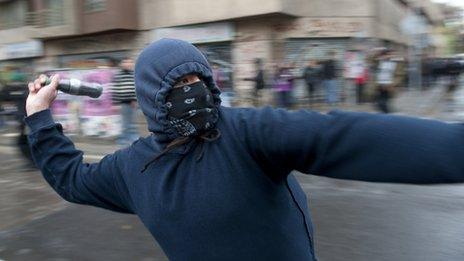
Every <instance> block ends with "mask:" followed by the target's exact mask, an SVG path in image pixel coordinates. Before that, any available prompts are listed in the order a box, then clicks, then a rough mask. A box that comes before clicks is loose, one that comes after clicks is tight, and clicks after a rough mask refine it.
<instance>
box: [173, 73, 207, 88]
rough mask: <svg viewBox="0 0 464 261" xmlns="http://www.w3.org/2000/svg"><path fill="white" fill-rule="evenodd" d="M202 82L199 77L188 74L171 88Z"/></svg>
mask: <svg viewBox="0 0 464 261" xmlns="http://www.w3.org/2000/svg"><path fill="white" fill-rule="evenodd" d="M199 81H202V79H201V77H200V76H199V75H197V74H188V75H185V76H183V77H181V78H180V80H178V81H177V82H176V83H175V84H174V85H173V88H181V87H184V86H186V85H191V84H194V83H196V82H199Z"/></svg>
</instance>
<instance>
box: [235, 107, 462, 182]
mask: <svg viewBox="0 0 464 261" xmlns="http://www.w3.org/2000/svg"><path fill="white" fill-rule="evenodd" d="M242 121H243V122H242V123H243V125H242V127H243V129H244V131H245V134H244V139H245V144H247V146H248V148H249V151H250V153H251V154H252V156H253V157H254V158H255V159H256V160H257V161H258V162H259V163H260V165H261V166H262V168H263V169H264V171H266V172H267V173H270V175H272V176H273V177H274V178H282V177H285V176H286V175H287V174H288V173H289V172H290V171H292V170H298V171H300V172H303V173H306V174H314V175H320V176H327V177H332V178H339V179H351V180H362V181H373V182H394V183H415V184H431V183H456V182H464V125H463V124H448V123H444V122H440V121H434V120H423V119H415V118H409V117H401V116H391V115H382V114H369V113H354V112H340V111H335V112H331V113H329V114H327V115H325V114H319V113H315V112H310V111H305V110H301V111H295V112H289V111H286V110H281V109H277V110H274V109H270V108H265V109H262V110H253V111H252V112H249V113H244V114H243V117H242Z"/></svg>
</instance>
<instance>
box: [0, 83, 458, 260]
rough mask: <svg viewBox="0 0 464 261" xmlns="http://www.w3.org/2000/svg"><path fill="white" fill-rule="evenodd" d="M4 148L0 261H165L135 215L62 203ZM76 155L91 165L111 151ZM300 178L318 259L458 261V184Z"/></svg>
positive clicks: (443, 108) (445, 114)
mask: <svg viewBox="0 0 464 261" xmlns="http://www.w3.org/2000/svg"><path fill="white" fill-rule="evenodd" d="M437 93H439V92H437ZM411 97H413V96H411ZM456 97H457V98H456V99H455V100H454V101H453V103H452V104H451V105H449V106H448V105H446V104H444V105H441V104H440V105H439V106H437V108H438V109H437V112H438V114H437V115H435V116H436V117H439V118H443V119H448V120H459V119H460V118H459V117H460V116H461V115H462V112H464V90H462V89H461V90H459V91H458V93H457V95H456ZM430 99H431V100H436V99H434V98H430ZM450 108H452V110H451V109H450ZM1 144H3V145H0V260H166V257H165V255H164V254H163V252H162V250H161V249H160V248H159V246H158V245H157V244H156V242H155V241H154V240H153V239H152V238H151V236H150V235H149V234H148V232H147V231H146V230H145V228H144V227H143V225H142V224H141V223H140V222H139V220H138V219H137V218H136V217H134V216H130V215H122V214H117V213H113V212H110V211H105V210H100V209H97V208H93V207H86V206H79V205H75V204H68V203H65V202H64V201H62V200H61V199H60V198H59V197H58V196H57V195H56V194H55V193H54V192H53V191H52V190H51V189H50V188H49V187H48V185H47V184H46V183H45V182H44V180H43V179H42V178H41V176H40V173H38V172H37V171H34V170H29V169H27V168H24V167H23V165H24V162H25V161H24V159H22V158H21V157H19V156H18V154H17V152H16V150H15V149H14V148H13V147H11V146H9V145H8V142H6V143H5V142H3V143H1ZM77 147H78V148H81V149H83V150H84V151H86V155H88V157H87V159H88V160H90V161H95V160H98V159H99V158H100V157H101V156H102V155H103V154H105V153H109V152H111V151H113V150H115V149H116V148H115V147H114V146H108V145H103V144H93V145H92V144H77ZM297 176H298V179H299V180H300V182H301V184H302V187H303V189H304V190H305V192H306V193H307V195H308V197H309V204H310V206H311V210H312V215H313V222H314V225H315V237H316V239H315V241H316V250H317V254H318V256H319V259H320V260H322V261H325V260H328V261H332V260H335V261H337V260H360V261H364V260H366V261H368V260H369V261H371V260H412V261H415V260H417V261H419V260H420V261H423V260H447V261H448V260H464V247H463V246H464V222H463V220H464V186H461V185H453V186H412V185H392V184H372V183H363V182H350V181H338V180H331V179H327V178H320V177H314V176H306V175H301V174H297Z"/></svg>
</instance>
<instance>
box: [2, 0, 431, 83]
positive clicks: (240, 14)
mask: <svg viewBox="0 0 464 261" xmlns="http://www.w3.org/2000/svg"><path fill="white" fill-rule="evenodd" d="M417 1H419V0H417ZM413 4H415V5H419V7H421V6H422V4H421V3H419V4H417V3H413V1H407V0H331V1H327V0H311V1H307V0H267V1H249V0H216V1H211V0H189V1H186V0H154V1H153V0H127V1H126V0H125V1H117V0H63V1H58V0H16V1H13V0H10V1H0V13H1V14H2V19H1V20H0V22H1V24H0V67H1V66H2V64H3V66H5V65H6V64H27V65H30V66H31V67H34V68H35V70H38V71H40V70H43V69H48V68H54V67H72V68H74V67H92V66H105V65H109V64H110V63H111V62H112V61H114V60H118V59H121V58H122V57H124V56H135V55H136V54H137V53H138V52H139V51H140V50H141V49H142V48H143V47H144V46H146V45H147V44H148V43H150V42H152V41H155V40H157V39H160V38H163V37H171V38H180V39H185V40H188V41H190V42H192V43H194V44H195V45H197V46H198V47H199V48H200V49H201V50H202V51H203V52H204V53H205V54H206V55H207V57H208V59H209V60H210V61H211V62H212V63H214V64H217V65H219V66H220V67H221V68H222V69H223V71H224V72H225V75H227V76H226V77H225V78H226V82H227V83H226V86H228V87H233V88H234V89H235V90H236V91H238V92H240V91H242V90H244V91H246V90H248V89H250V88H251V87H252V83H250V82H247V81H244V80H243V79H244V78H249V77H251V76H253V74H254V68H253V61H254V60H255V59H256V58H260V59H262V60H264V61H265V63H266V64H269V65H270V64H273V63H280V62H292V63H294V64H295V65H296V66H302V65H303V64H304V63H306V61H307V60H309V59H323V58H325V57H326V53H327V52H328V51H329V50H335V51H336V52H335V53H336V55H337V57H338V60H340V61H341V63H343V62H344V59H345V53H346V52H347V51H349V50H359V49H361V50H362V49H368V48H372V47H378V46H388V47H391V48H394V49H398V50H405V49H406V46H407V45H408V44H409V40H408V38H407V37H406V36H405V35H403V33H402V31H401V21H402V20H403V19H404V18H405V17H406V16H407V13H408V9H409V8H411V6H412V5H413ZM424 10H425V9H424ZM3 14H10V15H8V16H3ZM426 14H427V12H426V10H425V11H424V15H426ZM3 17H6V18H3ZM427 21H430V19H428V20H427ZM430 24H432V23H431V22H430ZM0 69H1V68H0Z"/></svg>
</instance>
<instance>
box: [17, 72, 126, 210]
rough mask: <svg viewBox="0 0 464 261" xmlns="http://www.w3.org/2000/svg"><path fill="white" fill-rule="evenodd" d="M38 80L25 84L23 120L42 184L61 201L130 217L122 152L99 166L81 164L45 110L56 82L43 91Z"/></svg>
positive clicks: (54, 95) (79, 153)
mask: <svg viewBox="0 0 464 261" xmlns="http://www.w3.org/2000/svg"><path fill="white" fill-rule="evenodd" d="M40 81H41V80H38V81H37V80H36V82H35V83H30V84H29V92H30V94H29V97H28V100H27V103H26V110H27V114H28V117H27V118H26V119H25V121H26V123H27V124H28V126H29V128H30V129H31V133H30V135H29V143H30V147H31V152H32V156H33V158H34V161H35V162H36V164H37V165H38V167H39V168H40V169H41V171H42V174H43V176H44V178H45V179H46V181H47V182H48V183H49V184H50V185H51V186H52V188H53V189H54V190H55V191H56V192H57V193H58V194H59V195H60V196H61V197H63V198H64V199H66V200H68V201H70V202H74V203H80V204H87V205H94V206H97V207H102V208H106V209H110V210H114V211H118V212H125V213H133V208H132V204H131V200H130V198H129V193H128V190H127V187H126V185H125V182H124V179H123V176H122V173H121V170H120V168H119V165H118V162H120V161H121V159H120V157H122V152H117V153H115V154H113V155H108V156H106V157H105V158H103V159H102V160H101V161H100V162H99V163H94V164H87V163H83V153H82V151H79V150H77V149H75V147H74V144H73V143H72V141H71V140H69V139H68V138H67V137H66V136H64V135H63V132H62V127H61V125H60V124H56V123H55V122H54V121H53V119H52V116H51V112H50V110H49V109H48V107H49V105H50V104H51V102H53V100H54V99H55V97H56V85H57V82H58V80H57V78H55V79H54V81H53V82H52V83H51V84H50V85H48V86H45V87H41V86H40Z"/></svg>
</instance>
